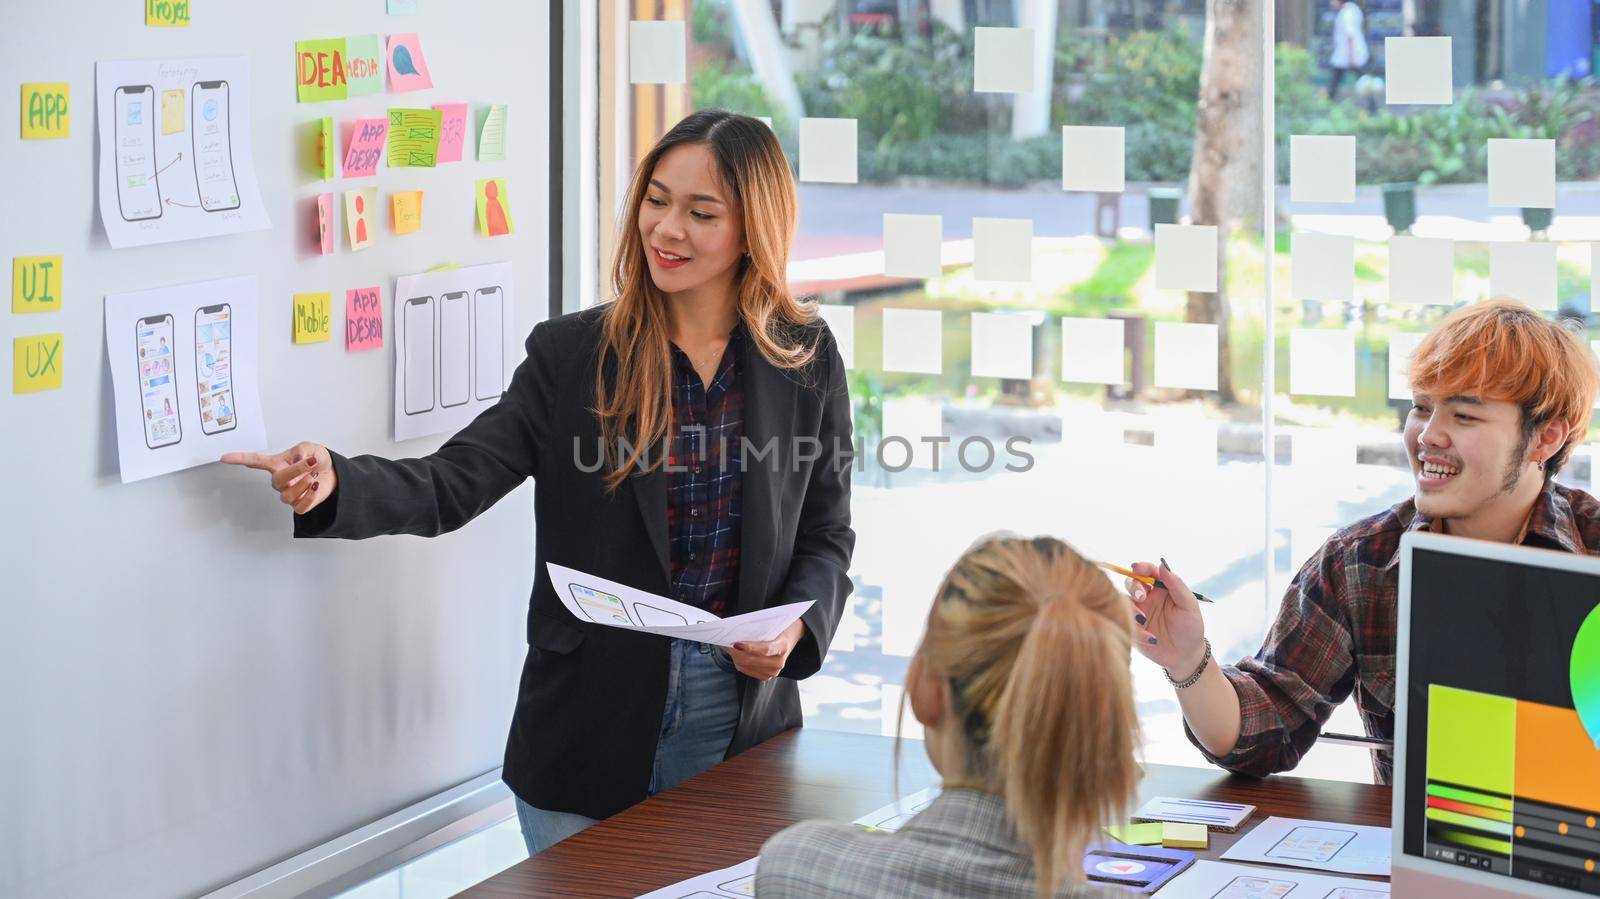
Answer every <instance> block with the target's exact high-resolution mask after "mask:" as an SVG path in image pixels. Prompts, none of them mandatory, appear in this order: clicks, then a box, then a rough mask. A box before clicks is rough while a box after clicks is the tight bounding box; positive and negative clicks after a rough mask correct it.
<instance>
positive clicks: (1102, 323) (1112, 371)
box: [1061, 318, 1127, 384]
mask: <svg viewBox="0 0 1600 899" xmlns="http://www.w3.org/2000/svg"><path fill="white" fill-rule="evenodd" d="M1126 330H1127V323H1126V322H1125V321H1123V320H1122V319H1120V318H1063V319H1062V320H1061V380H1063V381H1073V382H1076V383H1079V384H1122V383H1125V382H1126V380H1127V379H1126V378H1125V377H1124V375H1123V370H1124V369H1123V343H1124V341H1125V340H1126V337H1125V333H1126Z"/></svg>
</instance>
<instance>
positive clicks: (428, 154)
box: [389, 109, 443, 169]
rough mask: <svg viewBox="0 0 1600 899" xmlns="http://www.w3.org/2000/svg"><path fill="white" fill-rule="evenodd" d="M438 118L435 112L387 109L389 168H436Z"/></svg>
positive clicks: (433, 110) (437, 161) (435, 110)
mask: <svg viewBox="0 0 1600 899" xmlns="http://www.w3.org/2000/svg"><path fill="white" fill-rule="evenodd" d="M442 119H443V115H442V114H441V113H440V112H439V110H437V109H391V110H389V168H391V169H396V168H405V167H407V166H421V167H425V168H433V167H434V166H435V165H438V164H439V124H440V122H441V121H442Z"/></svg>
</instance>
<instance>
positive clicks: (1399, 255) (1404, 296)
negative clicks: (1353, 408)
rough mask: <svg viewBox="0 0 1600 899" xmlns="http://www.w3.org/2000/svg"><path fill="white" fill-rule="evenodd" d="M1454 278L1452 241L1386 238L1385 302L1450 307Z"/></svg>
mask: <svg viewBox="0 0 1600 899" xmlns="http://www.w3.org/2000/svg"><path fill="white" fill-rule="evenodd" d="M1455 274H1456V242H1455V241H1453V240H1450V239H1449V238H1445V237H1391V238H1389V302H1391V303H1430V304H1431V303H1437V304H1440V305H1445V306H1448V305H1451V304H1453V303H1454V302H1455V301H1456V299H1455V292H1456V286H1455ZM1408 395H1409V394H1408Z"/></svg>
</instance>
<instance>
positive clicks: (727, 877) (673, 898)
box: [639, 856, 761, 899]
mask: <svg viewBox="0 0 1600 899" xmlns="http://www.w3.org/2000/svg"><path fill="white" fill-rule="evenodd" d="M760 860H761V859H760V857H759V856H758V857H756V858H747V859H745V860H744V861H742V862H740V863H738V864H737V865H734V866H732V867H729V868H721V869H719V870H716V871H711V872H709V873H706V874H700V875H698V876H695V877H691V878H689V879H688V880H680V881H678V882H677V883H675V884H673V885H672V886H668V887H662V888H661V889H659V890H651V891H650V892H648V893H645V894H644V895H643V896H640V897H639V899H748V897H750V896H754V895H755V894H756V863H757V862H759V861H760Z"/></svg>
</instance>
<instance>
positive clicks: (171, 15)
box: [144, 0, 189, 25]
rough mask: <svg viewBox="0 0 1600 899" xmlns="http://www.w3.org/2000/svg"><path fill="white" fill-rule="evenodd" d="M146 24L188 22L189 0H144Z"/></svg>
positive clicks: (178, 23)
mask: <svg viewBox="0 0 1600 899" xmlns="http://www.w3.org/2000/svg"><path fill="white" fill-rule="evenodd" d="M144 23H145V24H146V25H187V24H189V0H144Z"/></svg>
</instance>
